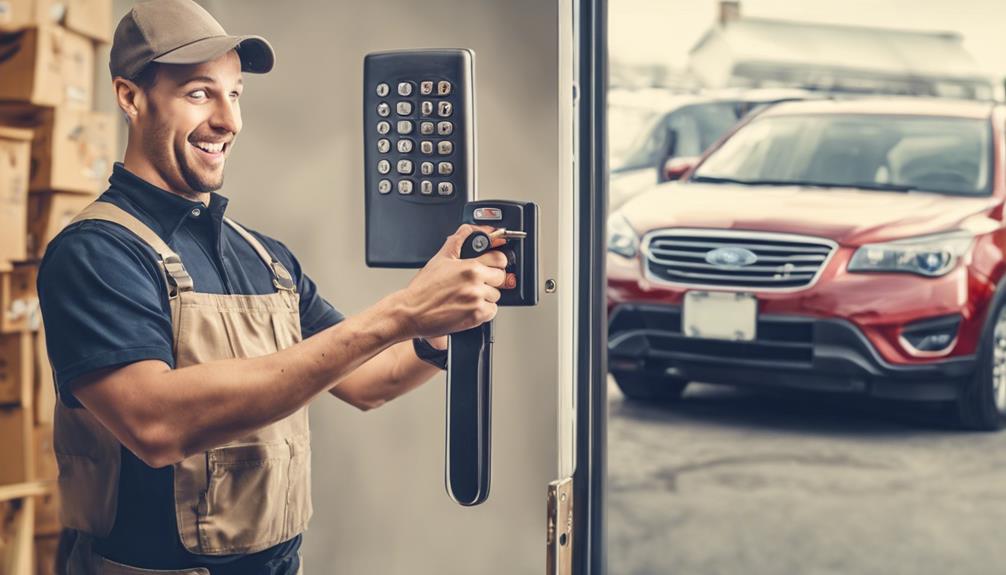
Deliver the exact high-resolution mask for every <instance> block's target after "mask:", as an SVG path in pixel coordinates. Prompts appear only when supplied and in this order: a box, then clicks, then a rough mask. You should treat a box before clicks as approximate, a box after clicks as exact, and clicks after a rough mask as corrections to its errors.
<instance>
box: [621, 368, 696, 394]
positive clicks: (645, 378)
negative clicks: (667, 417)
mask: <svg viewBox="0 0 1006 575" xmlns="http://www.w3.org/2000/svg"><path fill="white" fill-rule="evenodd" d="M611 375H612V376H613V377H614V378H615V383H616V384H617V385H618V389H620V390H622V393H623V394H624V395H625V398H626V399H630V400H634V401H677V400H678V399H681V394H683V393H684V392H685V387H687V386H688V382H687V381H685V380H683V379H680V378H677V377H665V376H659V375H646V374H642V373H627V372H612V374H611Z"/></svg>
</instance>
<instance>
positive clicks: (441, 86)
mask: <svg viewBox="0 0 1006 575" xmlns="http://www.w3.org/2000/svg"><path fill="white" fill-rule="evenodd" d="M450 93H451V83H450V82H448V81H447V80H441V81H439V82H437V95H438V96H447V95H449V94H450Z"/></svg>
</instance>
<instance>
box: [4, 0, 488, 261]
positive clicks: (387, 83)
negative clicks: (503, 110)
mask: <svg viewBox="0 0 1006 575" xmlns="http://www.w3.org/2000/svg"><path fill="white" fill-rule="evenodd" d="M0 1H2V0H0ZM473 58H474V54H473V53H472V52H471V51H470V50H464V49H462V50H447V49H438V50H401V51H385V52H375V53H372V54H368V55H367V56H366V58H365V59H364V78H363V96H364V97H363V133H364V162H365V163H364V207H365V213H366V226H365V234H366V257H367V265H368V266H371V267H417V268H418V267H422V266H423V265H425V263H426V262H427V261H429V259H430V258H431V257H433V255H435V254H436V253H437V251H439V249H440V248H441V247H442V246H443V242H444V238H445V237H447V236H449V235H450V234H451V233H453V232H454V231H455V230H457V227H458V225H459V223H460V222H461V217H462V214H463V211H464V206H465V205H466V204H467V203H468V202H470V201H472V200H474V199H475V197H476V190H475V172H474V168H475V167H474V159H475V152H474V144H475V125H474V112H475V104H474V100H475V96H474V93H473V82H472V79H473V73H472V72H473V67H474V60H473Z"/></svg>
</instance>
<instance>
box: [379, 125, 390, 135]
mask: <svg viewBox="0 0 1006 575" xmlns="http://www.w3.org/2000/svg"><path fill="white" fill-rule="evenodd" d="M390 131H391V122H378V123H377V133H378V134H381V135H382V136H383V135H384V134H387V133H388V132H390Z"/></svg>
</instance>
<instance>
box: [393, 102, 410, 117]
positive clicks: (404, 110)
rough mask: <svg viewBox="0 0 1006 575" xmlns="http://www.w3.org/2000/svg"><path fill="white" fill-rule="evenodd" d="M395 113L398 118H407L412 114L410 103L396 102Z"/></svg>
mask: <svg viewBox="0 0 1006 575" xmlns="http://www.w3.org/2000/svg"><path fill="white" fill-rule="evenodd" d="M395 111H397V112H398V115H399V116H408V115H409V114H411V113H412V102H398V103H397V104H395Z"/></svg>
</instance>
